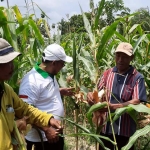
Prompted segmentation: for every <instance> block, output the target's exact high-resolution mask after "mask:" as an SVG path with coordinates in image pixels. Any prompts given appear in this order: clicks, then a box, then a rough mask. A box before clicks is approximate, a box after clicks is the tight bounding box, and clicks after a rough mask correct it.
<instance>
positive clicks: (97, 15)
mask: <svg viewBox="0 0 150 150" xmlns="http://www.w3.org/2000/svg"><path fill="white" fill-rule="evenodd" d="M104 5H105V0H101V1H100V2H99V7H98V12H97V14H96V18H95V23H94V30H96V29H97V28H98V25H99V18H100V16H101V14H102V11H103V8H104Z"/></svg>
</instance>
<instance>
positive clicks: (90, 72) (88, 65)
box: [77, 55, 96, 83]
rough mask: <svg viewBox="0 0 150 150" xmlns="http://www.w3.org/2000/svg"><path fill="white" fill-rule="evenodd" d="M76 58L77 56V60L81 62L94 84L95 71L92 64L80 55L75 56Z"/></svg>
mask: <svg viewBox="0 0 150 150" xmlns="http://www.w3.org/2000/svg"><path fill="white" fill-rule="evenodd" d="M77 56H78V59H79V60H81V61H82V62H83V64H84V66H85V69H86V71H87V73H88V75H89V76H90V77H91V80H92V81H93V82H94V83H95V80H96V70H95V67H94V65H93V63H92V62H91V61H90V60H88V59H86V58H84V57H82V56H80V55H77Z"/></svg>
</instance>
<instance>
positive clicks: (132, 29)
mask: <svg viewBox="0 0 150 150" xmlns="http://www.w3.org/2000/svg"><path fill="white" fill-rule="evenodd" d="M105 3H106V1H105V0H101V1H100V3H99V5H98V6H97V7H96V8H91V9H92V11H91V13H93V15H92V19H91V21H89V20H88V18H87V17H86V15H85V13H84V12H83V11H82V8H81V7H80V8H81V13H82V17H83V21H84V28H85V30H86V32H83V33H69V34H66V35H63V36H61V35H60V34H59V32H58V35H56V39H55V41H54V40H53V38H52V37H51V35H50V29H49V24H48V22H47V21H46V19H45V18H38V19H36V20H35V18H33V15H30V14H29V15H27V16H26V17H23V15H22V14H21V11H20V10H19V8H18V6H17V5H16V6H13V7H11V8H5V7H0V36H1V37H3V38H5V39H6V40H8V41H9V43H10V44H11V45H12V46H13V47H14V49H15V50H16V51H20V52H21V53H22V56H21V57H18V58H17V59H16V60H15V62H14V63H15V73H14V74H13V77H12V78H11V80H10V81H8V83H9V84H10V85H11V86H12V87H13V88H14V90H15V91H16V92H17V93H18V88H19V82H20V80H21V78H22V77H23V76H24V75H25V74H26V72H28V71H29V70H30V69H31V68H32V67H33V65H34V64H35V63H36V62H40V61H41V60H40V58H41V57H40V55H41V52H42V51H43V50H44V48H45V47H46V46H47V45H48V44H50V43H53V42H57V43H58V44H60V45H61V46H63V47H64V49H65V51H66V53H67V54H68V55H70V56H72V57H73V63H72V65H70V64H66V66H65V67H64V68H63V69H62V71H61V72H60V73H59V74H58V75H57V79H58V81H59V84H60V86H61V87H74V88H75V96H73V97H71V98H68V97H67V98H66V97H63V103H64V108H65V117H64V118H63V123H64V127H65V129H64V137H65V149H66V150H82V149H83V150H84V149H87V150H90V149H91V150H94V149H97V148H96V147H97V143H100V144H101V142H102V141H101V140H100V138H99V134H98V133H97V129H96V127H95V125H94V124H93V123H92V117H91V116H92V113H93V112H94V111H95V110H98V109H99V108H102V107H104V106H102V105H101V104H99V105H96V106H94V105H93V106H92V107H91V108H90V106H89V105H88V104H87V101H86V94H87V92H89V91H94V89H96V83H97V79H98V77H99V76H100V75H101V74H102V72H103V71H104V70H106V69H108V68H110V67H112V66H114V65H115V62H114V51H115V48H116V47H117V45H118V43H119V42H121V41H122V42H129V43H131V44H132V45H133V48H134V53H135V59H134V60H133V62H132V65H133V66H134V67H136V68H137V70H138V71H139V72H141V73H142V74H143V75H144V78H145V84H146V88H147V96H148V101H150V73H149V72H150V62H149V59H150V34H149V31H144V30H143V29H142V24H134V25H131V20H132V18H133V17H134V15H135V14H128V15H124V16H120V17H118V18H117V19H115V20H114V21H113V22H112V23H111V24H109V25H106V26H105V27H101V26H100V19H99V18H100V17H101V15H102V12H103V9H104V7H105ZM93 7H94V6H93ZM93 10H94V11H93ZM42 13H43V11H42ZM45 15H46V14H45ZM40 26H43V27H44V29H45V32H46V34H47V37H45V36H43V35H42V32H41V30H40ZM139 108H140V109H139ZM129 109H133V110H136V111H137V112H138V119H137V123H138V129H137V132H136V133H135V134H134V135H133V136H132V137H131V141H129V143H128V144H127V146H126V148H125V147H124V148H122V150H127V149H129V148H130V147H131V146H132V145H133V144H134V145H135V147H136V148H135V149H136V150H148V149H150V144H149V141H150V138H149V131H150V124H149V123H150V121H149V120H150V119H149V115H150V109H149V108H148V107H146V106H145V105H143V104H139V105H137V106H132V105H129V106H128V107H126V111H128V110H129ZM119 110H120V114H117V113H116V114H115V115H116V117H119V116H120V115H121V112H122V110H121V109H119ZM139 110H140V111H139ZM131 113H132V112H131ZM131 116H133V114H131ZM116 117H114V118H116ZM112 119H113V118H112ZM104 148H105V146H104ZM106 149H107V148H106Z"/></svg>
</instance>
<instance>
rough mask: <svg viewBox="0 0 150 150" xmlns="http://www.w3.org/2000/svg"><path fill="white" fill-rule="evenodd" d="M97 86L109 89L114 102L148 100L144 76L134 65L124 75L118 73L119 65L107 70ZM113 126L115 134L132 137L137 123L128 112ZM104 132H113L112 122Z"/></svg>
mask: <svg viewBox="0 0 150 150" xmlns="http://www.w3.org/2000/svg"><path fill="white" fill-rule="evenodd" d="M97 86H98V89H99V90H101V89H103V88H105V89H107V92H106V97H107V100H108V101H109V102H110V103H112V104H117V103H119V102H120V103H123V102H126V101H130V100H132V99H139V100H140V101H141V102H146V100H147V96H146V88H145V81H144V77H143V75H142V74H140V73H139V72H138V71H137V70H136V69H134V68H133V67H132V66H130V69H129V70H128V71H127V72H126V73H125V74H123V75H122V74H119V73H118V70H117V67H114V68H111V69H108V70H106V71H105V72H104V73H103V75H102V77H101V78H100V79H99V81H98V84H97ZM111 93H112V94H111ZM116 99H117V100H118V101H119V102H118V101H117V100H116ZM111 112H114V111H111ZM107 116H108V113H106V118H107ZM113 127H114V132H115V134H117V135H122V136H126V137H130V136H131V135H133V134H134V132H135V131H136V123H135V121H134V120H133V119H132V118H131V117H130V115H128V114H127V113H125V114H123V115H122V116H121V117H120V118H119V119H118V120H116V121H115V122H114V123H113ZM103 133H105V134H112V129H111V126H110V122H107V124H106V125H105V126H104V128H103Z"/></svg>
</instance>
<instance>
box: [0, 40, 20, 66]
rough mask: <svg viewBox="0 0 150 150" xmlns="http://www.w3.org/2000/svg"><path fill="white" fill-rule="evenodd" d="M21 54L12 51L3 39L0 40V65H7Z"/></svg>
mask: <svg viewBox="0 0 150 150" xmlns="http://www.w3.org/2000/svg"><path fill="white" fill-rule="evenodd" d="M19 55H21V53H19V52H16V51H14V49H13V47H12V46H11V45H10V44H9V43H8V42H7V41H6V40H5V39H3V38H0V64H3V63H8V62H10V61H12V60H13V59H15V58H16V57H17V56H19Z"/></svg>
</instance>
